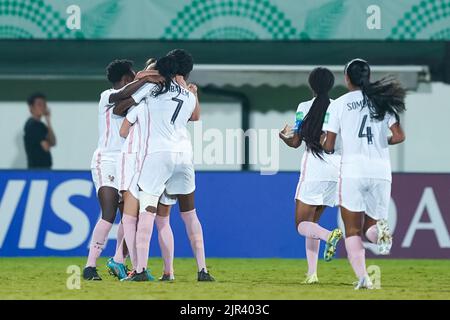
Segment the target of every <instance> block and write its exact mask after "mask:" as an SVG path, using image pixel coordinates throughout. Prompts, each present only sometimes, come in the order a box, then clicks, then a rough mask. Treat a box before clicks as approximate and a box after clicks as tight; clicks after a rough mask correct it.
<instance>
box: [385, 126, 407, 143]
mask: <svg viewBox="0 0 450 320" xmlns="http://www.w3.org/2000/svg"><path fill="white" fill-rule="evenodd" d="M389 129H390V130H391V132H392V136H391V137H389V138H388V143H389V144H390V145H394V144H399V143H402V142H403V141H405V139H406V136H405V132H404V131H403V128H402V126H401V125H400V123H399V122H396V123H394V124H393V125H392V126H391V127H390V128H389Z"/></svg>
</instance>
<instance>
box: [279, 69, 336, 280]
mask: <svg viewBox="0 0 450 320" xmlns="http://www.w3.org/2000/svg"><path fill="white" fill-rule="evenodd" d="M308 82H309V86H310V88H311V90H312V91H313V94H314V98H313V99H311V100H309V101H306V102H302V103H300V104H299V105H298V108H297V112H296V121H295V126H294V128H290V127H289V126H286V127H285V128H284V129H283V131H281V132H280V138H281V139H282V140H283V141H284V142H285V143H286V144H287V145H288V146H290V147H293V148H298V147H299V146H300V145H301V144H302V141H305V144H306V150H305V152H304V154H303V158H302V163H301V174H300V178H299V182H298V185H297V190H296V193H295V202H296V209H295V213H296V215H295V220H296V226H297V231H298V232H299V234H300V235H302V236H304V237H305V238H306V239H305V246H306V258H307V261H308V272H307V274H306V279H305V281H304V283H306V284H313V283H317V282H319V279H318V278H317V260H318V255H319V247H320V240H323V241H325V243H326V248H325V251H324V259H325V261H330V260H331V259H332V258H333V257H334V255H335V253H336V246H337V243H338V241H339V240H340V239H341V237H342V231H341V230H340V229H334V230H332V231H330V230H327V229H325V228H323V227H321V226H320V225H319V224H318V221H319V219H320V216H321V215H322V213H323V211H324V210H325V208H326V207H327V206H328V207H334V206H335V205H336V196H337V181H338V176H339V163H340V154H339V152H335V153H334V154H332V155H328V154H324V153H323V152H322V144H321V141H322V140H323V137H324V134H323V132H322V126H323V123H324V122H326V121H327V117H328V115H327V114H326V111H327V108H328V105H329V104H330V98H329V96H328V93H329V91H330V90H331V89H332V88H333V85H334V76H333V73H332V72H331V71H330V70H328V69H327V68H321V67H318V68H315V69H314V70H312V71H311V73H310V75H309V79H308Z"/></svg>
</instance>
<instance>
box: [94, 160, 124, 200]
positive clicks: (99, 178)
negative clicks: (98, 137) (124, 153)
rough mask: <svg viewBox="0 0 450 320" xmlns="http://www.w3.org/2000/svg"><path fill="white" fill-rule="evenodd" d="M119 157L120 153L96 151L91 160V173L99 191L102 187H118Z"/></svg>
mask: <svg viewBox="0 0 450 320" xmlns="http://www.w3.org/2000/svg"><path fill="white" fill-rule="evenodd" d="M117 157H118V154H102V153H100V152H95V153H94V156H93V157H92V162H91V174H92V180H93V181H94V185H95V189H96V191H97V193H98V190H99V189H100V188H101V187H112V188H115V189H118V184H117V180H118V179H117V174H116V169H117Z"/></svg>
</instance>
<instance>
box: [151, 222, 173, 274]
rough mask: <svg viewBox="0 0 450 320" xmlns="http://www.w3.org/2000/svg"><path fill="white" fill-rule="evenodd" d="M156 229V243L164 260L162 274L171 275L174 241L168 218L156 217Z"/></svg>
mask: <svg viewBox="0 0 450 320" xmlns="http://www.w3.org/2000/svg"><path fill="white" fill-rule="evenodd" d="M155 221H156V227H157V228H158V241H159V246H160V248H161V255H162V258H163V260H164V273H165V274H173V255H174V244H173V243H174V241H173V232H172V228H171V227H170V219H169V217H161V216H156V218H155Z"/></svg>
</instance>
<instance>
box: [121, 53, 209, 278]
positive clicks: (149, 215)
mask: <svg viewBox="0 0 450 320" xmlns="http://www.w3.org/2000/svg"><path fill="white" fill-rule="evenodd" d="M179 51H180V52H181V51H182V52H184V51H183V50H179ZM184 54H185V55H186V56H187V55H188V54H187V53H186V52H184ZM189 57H190V55H189ZM188 60H189V59H188ZM178 61H180V59H177V58H175V57H174V55H170V54H169V55H168V56H166V57H163V58H161V59H159V60H158V61H157V63H156V70H158V71H159V73H160V74H161V75H162V76H164V78H165V80H166V81H165V83H164V85H161V86H158V87H157V88H155V89H154V90H153V91H152V92H151V94H150V95H148V96H147V97H146V105H145V107H144V108H140V110H139V111H137V112H138V116H137V119H138V121H139V122H141V124H142V123H145V125H144V126H145V127H146V129H147V131H148V132H147V140H146V142H145V144H146V145H145V146H144V148H145V156H144V160H143V164H142V169H141V173H140V176H139V179H138V186H139V206H140V209H139V211H140V214H139V219H138V227H137V231H136V248H137V261H138V262H137V272H136V273H134V274H131V275H130V276H129V277H128V278H127V279H126V280H127V281H148V280H150V277H149V275H148V272H147V262H148V254H149V246H150V239H151V235H152V231H153V224H154V221H155V217H156V212H157V205H158V201H159V199H160V197H161V195H162V194H163V193H164V191H166V193H167V194H168V195H170V197H174V198H175V197H176V198H177V199H178V200H179V206H180V211H181V215H182V218H183V220H184V222H185V224H186V230H187V232H188V236H189V239H190V241H191V245H192V247H193V251H194V255H195V257H196V259H197V264H198V267H199V272H198V280H199V281H212V280H214V279H213V278H212V277H211V276H210V274H209V273H208V272H207V270H206V264H205V254H204V244H203V231H202V227H201V224H200V222H199V220H198V218H197V215H196V212H195V206H194V190H195V173H194V168H193V163H192V156H193V154H192V145H191V142H190V139H189V136H188V132H187V128H186V125H187V123H188V121H196V120H198V116H199V112H198V110H196V109H197V108H198V104H197V99H196V96H195V95H194V94H193V93H192V92H190V91H189V90H188V89H187V85H186V84H185V83H184V84H183V85H182V86H181V85H180V84H178V83H177V82H175V81H174V79H175V76H176V74H177V73H180V74H181V75H184V76H186V77H187V76H188V74H189V72H190V71H191V70H192V58H190V62H189V61H186V60H185V62H186V65H185V64H181V63H179V62H178ZM180 70H185V73H184V74H183V72H182V71H180ZM136 110H137V109H136ZM126 126H129V123H128V122H127V121H124V124H123V127H122V130H124V131H127V128H126Z"/></svg>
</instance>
